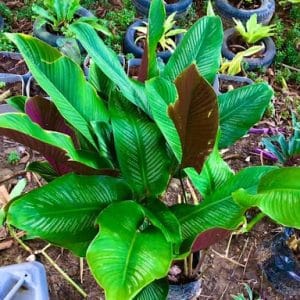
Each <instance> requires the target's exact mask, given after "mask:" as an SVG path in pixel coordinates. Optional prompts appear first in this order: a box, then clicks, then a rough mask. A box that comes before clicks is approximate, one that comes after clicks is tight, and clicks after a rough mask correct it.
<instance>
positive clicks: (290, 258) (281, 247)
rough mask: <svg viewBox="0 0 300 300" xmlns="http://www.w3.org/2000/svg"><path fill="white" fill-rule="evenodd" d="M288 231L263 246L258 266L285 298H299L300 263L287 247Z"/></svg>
mask: <svg viewBox="0 0 300 300" xmlns="http://www.w3.org/2000/svg"><path fill="white" fill-rule="evenodd" d="M289 237H290V232H289V230H285V232H283V233H279V234H277V235H275V236H274V238H273V239H272V240H270V241H267V242H265V243H264V245H263V250H262V251H263V253H262V254H261V256H260V257H263V261H262V262H261V263H260V266H261V268H262V270H263V272H264V274H265V276H266V277H267V279H268V281H269V282H270V283H271V284H272V286H273V287H274V288H275V289H276V290H277V291H278V292H279V293H281V294H284V295H286V296H300V262H299V260H298V259H297V257H296V256H295V255H294V253H293V252H292V250H291V249H290V248H289V247H288V245H287V240H288V239H289Z"/></svg>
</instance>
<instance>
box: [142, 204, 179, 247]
mask: <svg viewBox="0 0 300 300" xmlns="http://www.w3.org/2000/svg"><path fill="white" fill-rule="evenodd" d="M144 209H145V211H146V214H147V216H148V218H149V220H150V221H151V223H152V224H153V225H154V226H156V227H157V228H159V229H160V230H161V231H162V233H163V234H164V235H165V238H166V240H167V241H168V242H170V243H172V244H179V243H180V242H181V241H182V234H181V228H180V224H179V222H178V219H177V218H176V217H175V215H174V214H173V213H172V212H171V210H170V208H168V207H167V206H166V205H165V204H164V203H162V202H161V201H160V200H158V199H152V200H150V201H149V203H148V204H146V206H145V207H144ZM175 251H176V249H175Z"/></svg>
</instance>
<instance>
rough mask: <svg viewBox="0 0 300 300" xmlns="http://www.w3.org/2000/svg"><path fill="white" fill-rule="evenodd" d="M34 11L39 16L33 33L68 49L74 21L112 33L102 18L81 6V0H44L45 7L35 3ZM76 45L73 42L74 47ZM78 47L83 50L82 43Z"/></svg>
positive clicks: (51, 43)
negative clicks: (70, 28)
mask: <svg viewBox="0 0 300 300" xmlns="http://www.w3.org/2000/svg"><path fill="white" fill-rule="evenodd" d="M32 11H33V13H34V14H35V15H36V16H37V18H36V21H35V22H34V24H33V34H34V35H35V36H36V37H38V38H39V39H41V40H43V41H45V42H46V43H48V44H49V45H52V46H53V47H59V48H63V49H64V48H65V47H67V50H68V43H70V40H69V39H68V38H72V34H71V33H70V32H69V31H68V26H69V25H70V24H72V23H74V22H85V23H87V24H90V25H91V26H93V27H94V28H95V29H96V30H97V31H100V32H102V33H103V34H106V35H110V32H109V31H108V29H107V28H106V27H105V26H104V24H103V21H102V20H101V19H98V18H96V17H95V16H94V15H93V14H92V13H91V12H90V11H88V10H87V9H85V8H83V7H81V6H80V0H66V1H60V0H44V5H43V7H42V6H39V5H37V4H33V6H32ZM76 46H77V45H76V44H75V45H74V43H73V44H72V47H73V48H76ZM77 47H79V49H80V50H81V52H82V51H83V48H82V46H81V45H80V43H79V44H78V46H77ZM69 52H70V51H69Z"/></svg>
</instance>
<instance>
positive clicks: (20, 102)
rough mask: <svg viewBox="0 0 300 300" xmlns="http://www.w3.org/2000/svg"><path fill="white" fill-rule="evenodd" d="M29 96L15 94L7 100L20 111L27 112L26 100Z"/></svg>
mask: <svg viewBox="0 0 300 300" xmlns="http://www.w3.org/2000/svg"><path fill="white" fill-rule="evenodd" d="M26 99H27V97H25V96H14V97H11V98H9V99H7V100H6V102H7V103H8V104H9V105H10V106H12V107H14V108H15V109H16V110H18V111H19V112H22V113H24V112H25V102H26Z"/></svg>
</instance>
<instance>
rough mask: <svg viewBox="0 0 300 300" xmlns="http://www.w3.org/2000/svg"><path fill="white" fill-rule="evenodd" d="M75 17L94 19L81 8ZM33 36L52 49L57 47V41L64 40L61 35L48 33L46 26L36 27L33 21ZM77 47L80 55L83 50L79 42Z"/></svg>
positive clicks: (36, 23) (88, 12)
mask: <svg viewBox="0 0 300 300" xmlns="http://www.w3.org/2000/svg"><path fill="white" fill-rule="evenodd" d="M76 15H77V16H78V17H94V15H93V14H92V13H91V12H90V11H89V10H87V9H85V8H83V7H81V8H80V9H79V10H78V11H77V12H76ZM33 35H34V36H36V37H37V38H39V39H40V40H42V41H44V42H46V43H48V44H49V45H51V46H53V47H58V40H59V39H62V38H64V36H63V35H57V34H54V33H51V32H49V31H48V30H47V28H46V24H44V25H43V26H41V27H38V22H37V21H35V22H34V23H33ZM78 46H79V49H80V51H81V53H84V52H85V50H84V48H83V47H82V45H81V44H80V42H78Z"/></svg>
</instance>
